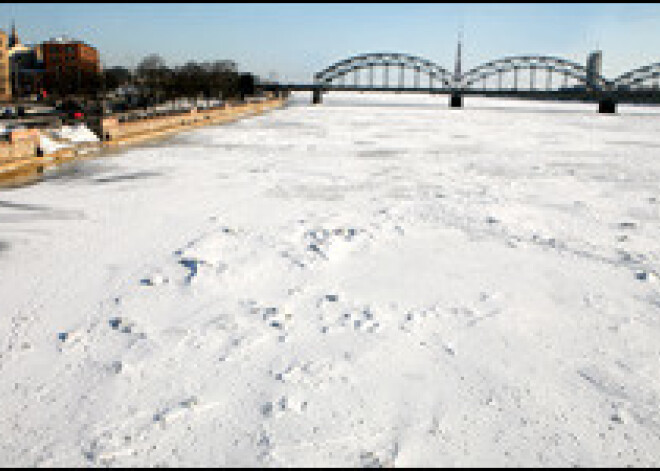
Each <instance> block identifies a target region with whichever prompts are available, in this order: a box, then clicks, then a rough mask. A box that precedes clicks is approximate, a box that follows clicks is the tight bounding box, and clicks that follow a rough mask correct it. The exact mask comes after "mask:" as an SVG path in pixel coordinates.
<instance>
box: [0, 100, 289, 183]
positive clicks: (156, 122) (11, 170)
mask: <svg viewBox="0 0 660 471" xmlns="http://www.w3.org/2000/svg"><path fill="white" fill-rule="evenodd" d="M285 102H286V99H284V98H272V99H268V100H263V101H255V102H249V103H240V104H231V103H228V104H225V105H224V106H222V107H218V108H214V109H208V110H198V109H192V110H191V111H187V112H183V113H177V114H174V115H166V116H157V117H148V118H141V119H134V120H130V121H120V119H118V118H116V117H111V118H103V119H102V120H99V121H97V122H96V123H89V124H88V125H90V128H91V129H92V130H93V131H94V132H95V133H96V134H97V135H98V136H100V139H101V142H100V143H80V144H77V145H75V146H68V147H62V148H59V149H57V150H56V151H53V152H51V153H45V152H44V150H43V149H41V147H40V142H41V141H40V134H39V131H37V130H36V129H30V130H20V131H13V132H11V133H10V134H9V140H8V141H7V142H0V181H2V180H7V179H12V178H13V177H14V176H16V175H23V174H25V173H26V172H27V173H29V172H42V171H43V169H44V168H45V167H49V166H53V165H57V164H59V163H62V162H64V161H67V160H72V159H75V158H77V157H79V156H82V155H89V154H90V152H94V151H95V150H100V149H102V148H103V147H113V146H117V145H126V144H132V143H138V142H142V141H145V140H149V139H153V138H156V137H160V136H166V135H170V134H174V133H177V132H180V131H184V130H187V129H192V128H195V127H198V126H205V125H209V124H221V123H226V122H231V121H236V120H238V119H241V118H244V117H248V116H254V115H258V114H261V113H264V112H266V111H268V110H271V109H275V108H280V107H282V106H284V105H285Z"/></svg>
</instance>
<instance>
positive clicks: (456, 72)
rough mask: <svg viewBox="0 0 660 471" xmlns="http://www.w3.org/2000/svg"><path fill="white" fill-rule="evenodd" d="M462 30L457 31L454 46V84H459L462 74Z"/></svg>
mask: <svg viewBox="0 0 660 471" xmlns="http://www.w3.org/2000/svg"><path fill="white" fill-rule="evenodd" d="M462 42H463V31H460V32H459V33H458V46H457V47H456V62H455V63H454V85H460V82H461V75H463V70H462V65H461V59H462V50H461V49H462Z"/></svg>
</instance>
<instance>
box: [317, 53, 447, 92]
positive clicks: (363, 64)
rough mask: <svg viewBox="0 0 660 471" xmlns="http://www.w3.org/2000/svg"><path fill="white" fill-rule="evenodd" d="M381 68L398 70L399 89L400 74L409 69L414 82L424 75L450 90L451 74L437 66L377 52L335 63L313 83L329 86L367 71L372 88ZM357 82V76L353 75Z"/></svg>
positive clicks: (415, 59)
mask: <svg viewBox="0 0 660 471" xmlns="http://www.w3.org/2000/svg"><path fill="white" fill-rule="evenodd" d="M378 67H382V68H384V70H385V71H387V70H388V69H389V68H396V69H399V71H400V75H399V79H400V80H399V86H400V87H401V85H402V84H401V82H402V80H401V76H402V75H401V74H402V71H403V70H406V69H409V70H413V71H414V72H415V74H416V75H415V77H416V80H419V74H425V75H427V76H428V77H429V80H430V81H433V80H436V81H439V82H440V83H441V84H442V86H443V87H444V88H451V86H452V74H450V73H449V72H448V71H447V70H446V69H444V68H443V67H440V66H439V65H437V64H435V63H433V62H431V61H429V60H427V59H424V58H422V57H417V56H413V55H410V54H402V53H397V52H377V53H369V54H361V55H357V56H353V57H349V58H348V59H344V60H342V61H339V62H336V63H334V64H332V65H331V66H329V67H327V68H325V69H324V70H322V71H320V72H318V73H316V74H314V83H317V84H323V85H327V84H331V83H333V82H335V81H337V80H340V79H342V78H344V77H345V76H346V75H348V74H350V73H355V72H358V71H359V70H363V69H367V70H369V72H370V83H369V85H370V86H371V87H373V86H374V77H373V72H374V69H375V68H378ZM355 77H356V80H357V77H358V76H357V75H355ZM385 81H386V84H385V87H386V88H387V87H388V86H389V83H388V75H385Z"/></svg>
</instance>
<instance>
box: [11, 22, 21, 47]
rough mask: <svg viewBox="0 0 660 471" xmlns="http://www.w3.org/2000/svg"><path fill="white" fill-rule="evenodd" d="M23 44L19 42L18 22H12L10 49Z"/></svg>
mask: <svg viewBox="0 0 660 471" xmlns="http://www.w3.org/2000/svg"><path fill="white" fill-rule="evenodd" d="M20 43H21V42H20V41H19V40H18V34H16V22H15V21H14V20H12V22H11V36H10V37H9V47H10V48H12V47H14V46H16V45H18V44H20Z"/></svg>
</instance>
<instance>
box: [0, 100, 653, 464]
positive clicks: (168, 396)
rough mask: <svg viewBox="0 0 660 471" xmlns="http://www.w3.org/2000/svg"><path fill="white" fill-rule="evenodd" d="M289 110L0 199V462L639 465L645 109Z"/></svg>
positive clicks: (88, 166) (518, 105) (519, 105)
mask: <svg viewBox="0 0 660 471" xmlns="http://www.w3.org/2000/svg"><path fill="white" fill-rule="evenodd" d="M309 99H310V97H309V96H307V95H304V94H302V95H296V96H294V99H293V103H292V106H290V107H289V108H287V109H284V110H278V111H274V112H272V113H269V114H267V115H264V116H260V117H255V118H250V119H246V120H242V121H239V122H236V123H232V124H227V125H222V126H217V127H204V128H198V129H195V130H192V131H189V132H185V133H181V134H179V135H177V136H175V137H172V138H169V139H168V140H165V141H160V142H159V143H158V144H156V145H145V146H143V147H139V148H133V149H130V150H125V151H118V152H117V153H116V154H113V155H111V156H108V157H105V158H102V159H96V160H91V161H89V160H88V161H84V162H76V163H73V164H71V165H68V166H66V167H64V168H63V169H62V170H61V171H59V172H57V173H54V174H49V175H48V176H47V178H46V180H45V181H44V182H42V183H39V184H37V185H32V186H27V187H23V188H20V189H15V190H5V191H1V192H0V300H2V301H1V303H2V304H1V307H0V314H1V316H0V340H1V343H0V375H1V377H2V381H1V382H0V397H2V409H1V411H0V435H1V436H2V437H3V439H2V441H0V461H2V463H3V464H4V465H6V466H13V465H17V466H33V465H40V466H87V465H94V466H96V465H98V466H100V465H112V466H137V465H149V466H157V465H169V466H175V465H184V466H198V465H215V466H235V465H236V466H237V465H243V466H259V465H267V466H301V465H311V466H322V465H329V466H340V465H347V466H379V465H380V466H392V465H394V466H422V465H432V466H469V465H477V466H487V465H490V466H520V465H526V466H534V465H541V466H550V465H558V466H578V465H579V466H606V465H613V466H622V465H635V466H649V465H653V466H657V465H658V464H659V463H660V446H658V443H660V374H659V373H660V289H659V288H660V284H659V281H658V277H657V273H658V270H659V260H660V247H659V243H658V234H659V233H660V232H659V230H660V189H659V186H658V179H659V177H660V159H659V158H658V157H659V156H660V132H659V131H660V116H658V113H657V109H652V108H641V107H627V108H626V107H620V114H618V115H612V116H610V115H599V114H597V113H596V110H595V105H582V104H570V103H561V104H557V103H530V102H516V101H513V100H512V101H496V100H485V99H477V98H467V99H466V100H465V106H466V108H465V109H462V110H450V109H448V108H447V106H446V104H447V97H444V96H439V97H426V96H419V97H416V96H403V95H402V96H387V97H383V96H372V95H362V96H360V95H350V94H347V95H341V94H330V95H327V96H324V100H325V101H324V104H323V105H321V106H316V107H312V106H308V103H309Z"/></svg>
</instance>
